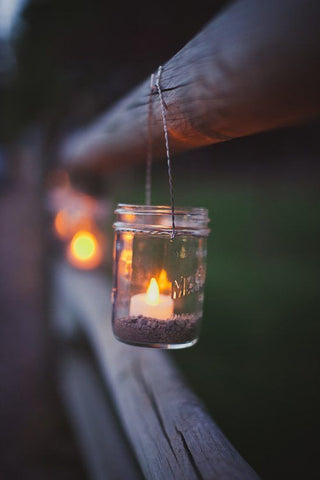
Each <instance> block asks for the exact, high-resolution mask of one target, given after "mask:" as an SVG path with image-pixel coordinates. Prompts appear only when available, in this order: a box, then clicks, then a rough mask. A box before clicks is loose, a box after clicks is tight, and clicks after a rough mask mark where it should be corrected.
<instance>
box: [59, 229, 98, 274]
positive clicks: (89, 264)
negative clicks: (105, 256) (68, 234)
mask: <svg viewBox="0 0 320 480" xmlns="http://www.w3.org/2000/svg"><path fill="white" fill-rule="evenodd" d="M67 257H68V260H69V262H70V263H71V265H73V266H75V267H77V268H81V269H85V270H90V269H92V268H96V267H98V266H99V265H100V264H101V262H102V249H101V246H100V244H99V242H98V240H97V237H96V236H95V235H94V234H93V233H91V232H88V231H86V230H81V231H80V232H77V233H76V234H75V235H74V236H73V237H72V240H71V242H70V244H69V247H68V250H67Z"/></svg>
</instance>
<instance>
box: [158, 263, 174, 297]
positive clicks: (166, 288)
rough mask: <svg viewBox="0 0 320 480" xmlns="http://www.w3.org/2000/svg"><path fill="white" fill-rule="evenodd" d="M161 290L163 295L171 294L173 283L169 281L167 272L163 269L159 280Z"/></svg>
mask: <svg viewBox="0 0 320 480" xmlns="http://www.w3.org/2000/svg"><path fill="white" fill-rule="evenodd" d="M158 284H159V289H160V291H161V292H162V293H168V292H171V282H169V280H168V275H167V272H166V271H165V269H164V268H162V270H161V272H160V275H159V278H158Z"/></svg>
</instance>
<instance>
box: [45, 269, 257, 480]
mask: <svg viewBox="0 0 320 480" xmlns="http://www.w3.org/2000/svg"><path fill="white" fill-rule="evenodd" d="M54 278H55V290H56V293H57V294H58V296H57V297H56V298H57V301H59V303H64V304H65V306H66V307H67V308H64V311H66V310H68V311H69V315H70V316H71V317H72V318H73V319H74V321H75V322H77V324H78V326H80V327H81V329H82V330H83V331H84V332H85V334H86V336H87V338H88V339H89V341H90V343H91V346H92V348H93V351H94V352H95V354H96V356H97V360H98V362H99V365H100V368H101V372H102V374H103V375H104V378H105V380H106V384H107V385H108V387H109V390H110V393H111V395H112V397H113V399H114V404H115V407H116V409H117V411H118V413H119V417H120V419H121V421H122V424H123V427H124V429H125V431H126V433H127V435H128V438H129V440H130V442H131V446H132V448H133V449H134V451H135V454H136V456H137V459H138V461H139V464H140V467H141V469H142V471H143V474H144V476H145V478H147V479H150V480H171V479H172V480H176V479H188V480H193V479H194V480H197V479H199V478H201V479H204V480H205V479H207V480H257V478H258V477H257V475H256V474H255V472H254V471H253V470H252V469H251V467H250V466H249V465H248V464H247V463H246V462H245V460H243V458H242V457H241V456H240V455H239V453H238V452H237V451H236V450H235V449H234V447H233V446H232V445H231V444H230V442H229V441H228V440H227V438H226V437H225V436H224V435H223V433H222V432H221V430H220V429H219V428H218V427H217V425H216V424H215V423H214V422H213V421H212V419H211V418H210V416H209V415H208V413H207V412H206V410H205V408H204V407H203V405H202V404H201V402H200V401H199V399H198V398H197V397H196V395H194V393H192V392H191V391H190V389H189V388H188V387H187V386H186V384H185V382H184V380H183V379H182V377H181V375H180V374H179V372H178V371H177V369H176V368H175V367H174V365H173V364H172V362H170V359H169V357H168V354H167V353H166V352H160V351H155V350H151V349H146V348H137V347H131V346H129V345H124V344H121V343H120V342H118V341H116V340H115V339H114V337H113V334H112V330H111V312H110V300H108V299H109V298H110V286H108V282H107V281H106V279H105V278H104V277H103V276H102V275H99V274H97V273H94V272H82V273H81V272H77V271H75V270H73V269H72V268H70V267H68V266H67V265H57V268H56V270H55V275H54ZM61 320H63V319H62V318H61ZM60 323H61V322H60ZM106 435H108V432H106Z"/></svg>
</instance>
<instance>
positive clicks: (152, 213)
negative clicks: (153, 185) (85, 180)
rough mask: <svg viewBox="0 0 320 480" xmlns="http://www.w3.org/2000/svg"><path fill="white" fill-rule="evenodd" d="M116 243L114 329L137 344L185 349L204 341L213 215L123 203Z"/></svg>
mask: <svg viewBox="0 0 320 480" xmlns="http://www.w3.org/2000/svg"><path fill="white" fill-rule="evenodd" d="M115 213H116V216H117V217H116V221H115V223H114V229H115V243H114V285H113V320H112V322H113V331H114V334H115V336H116V338H117V339H118V340H120V341H122V342H125V343H129V344H132V345H140V346H144V347H155V348H184V347H189V346H191V345H194V344H195V343H196V341H197V340H198V337H199V330H200V322H201V317H202V306H203V290H204V283H205V275H206V254H207V247H206V238H207V236H208V234H209V229H208V221H209V219H208V211H207V210H206V209H204V208H176V209H175V232H174V237H173V238H172V216H171V215H172V210H171V207H169V206H139V205H126V204H119V205H118V207H117V209H116V211H115Z"/></svg>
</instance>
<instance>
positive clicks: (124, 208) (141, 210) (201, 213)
mask: <svg viewBox="0 0 320 480" xmlns="http://www.w3.org/2000/svg"><path fill="white" fill-rule="evenodd" d="M133 211H134V213H135V214H136V215H145V214H150V213H151V214H153V215H157V214H159V215H161V214H165V215H168V214H169V215H170V214H171V206H170V205H134V204H130V203H118V205H117V207H116V209H115V211H114V213H119V214H121V213H133ZM174 214H175V215H192V216H197V217H200V218H201V219H203V220H208V221H209V217H208V215H209V212H208V209H207V208H204V207H180V206H177V207H175V209H174ZM200 218H199V219H200Z"/></svg>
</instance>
